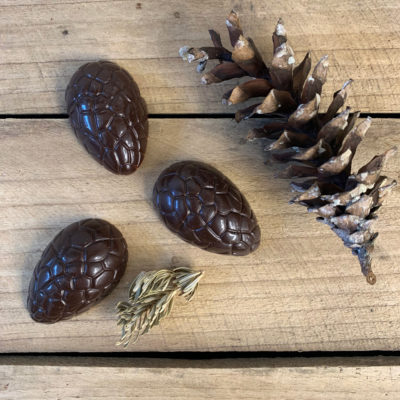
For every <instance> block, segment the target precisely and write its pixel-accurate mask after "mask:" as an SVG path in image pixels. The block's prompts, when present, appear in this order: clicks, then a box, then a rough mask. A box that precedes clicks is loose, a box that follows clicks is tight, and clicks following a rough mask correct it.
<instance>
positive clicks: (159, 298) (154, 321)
mask: <svg viewBox="0 0 400 400" xmlns="http://www.w3.org/2000/svg"><path fill="white" fill-rule="evenodd" d="M202 275H203V272H202V271H194V270H192V269H191V268H189V267H178V268H174V269H162V270H159V271H148V272H144V271H142V272H141V273H140V274H139V275H138V276H137V277H136V278H135V280H134V281H133V282H132V284H131V286H130V288H129V300H128V301H127V302H124V301H121V302H119V303H118V304H117V310H118V311H117V312H118V317H119V319H118V325H121V327H122V333H121V339H120V340H119V341H118V342H117V345H121V344H122V345H123V346H124V347H126V346H128V344H129V343H135V342H136V341H137V340H138V338H139V336H142V335H144V334H145V333H147V332H148V331H149V330H150V329H151V328H152V327H153V326H156V325H158V324H159V323H160V321H161V319H163V318H165V317H166V316H167V315H168V314H169V313H170V312H171V309H172V305H173V302H174V298H175V296H177V295H179V296H183V297H184V298H185V299H186V300H187V301H190V300H191V299H192V297H193V295H194V293H195V291H196V289H197V285H198V283H199V280H200V279H201V277H202Z"/></svg>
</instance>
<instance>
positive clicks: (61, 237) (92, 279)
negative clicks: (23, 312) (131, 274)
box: [28, 219, 128, 323]
mask: <svg viewBox="0 0 400 400" xmlns="http://www.w3.org/2000/svg"><path fill="white" fill-rule="evenodd" d="M127 259H128V250H127V245H126V242H125V239H124V238H123V236H122V234H121V232H120V231H119V230H118V229H117V228H116V227H115V226H114V225H111V224H110V223H109V222H107V221H104V220H101V219H86V220H82V221H79V222H75V223H73V224H71V225H69V226H67V227H66V228H65V229H63V230H62V231H61V232H59V233H58V235H57V236H56V237H55V238H54V239H53V240H52V241H51V242H50V243H49V245H48V246H47V247H46V249H45V250H44V252H43V254H42V257H41V258H40V260H39V262H38V263H37V265H36V267H35V270H34V272H33V276H32V279H31V282H30V285H29V292H28V310H29V312H30V314H31V317H32V318H33V319H34V320H35V321H37V322H45V323H54V322H57V321H59V320H62V319H68V318H71V317H72V316H74V315H76V314H79V313H81V312H83V311H85V310H87V309H88V308H89V307H91V306H93V305H94V304H96V303H97V302H99V301H100V300H101V299H102V298H104V297H105V296H107V295H108V294H109V293H110V292H111V291H112V290H113V289H114V287H115V286H116V285H117V283H118V282H119V281H120V279H121V277H122V275H123V274H124V272H125V268H126V263H127Z"/></svg>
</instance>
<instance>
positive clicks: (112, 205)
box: [0, 119, 400, 352]
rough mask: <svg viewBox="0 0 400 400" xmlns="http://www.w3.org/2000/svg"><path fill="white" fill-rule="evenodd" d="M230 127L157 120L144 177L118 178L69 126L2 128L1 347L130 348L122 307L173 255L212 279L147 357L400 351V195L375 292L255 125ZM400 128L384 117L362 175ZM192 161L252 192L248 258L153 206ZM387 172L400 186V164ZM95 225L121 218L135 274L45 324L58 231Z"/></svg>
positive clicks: (365, 151) (378, 252) (147, 345)
mask: <svg viewBox="0 0 400 400" xmlns="http://www.w3.org/2000/svg"><path fill="white" fill-rule="evenodd" d="M259 124H260V121H257V120H252V121H251V122H250V123H249V124H239V125H238V124H236V123H235V122H234V121H231V120H229V119H207V120H205V119H175V120H174V119H162V120H151V123H150V138H149V147H148V153H147V155H146V158H145V161H144V163H143V166H142V167H141V168H140V169H139V170H138V171H137V172H136V173H135V174H134V175H131V176H115V175H113V174H111V173H109V172H107V171H106V170H105V169H104V168H103V167H101V166H100V165H98V164H97V163H96V162H95V161H94V160H92V159H91V158H90V157H89V156H88V155H87V153H86V152H85V150H84V149H83V147H82V146H80V145H79V144H78V143H77V141H76V139H75V137H74V135H73V133H72V131H71V128H70V127H69V121H68V120H12V119H6V120H2V121H0V171H1V172H0V204H1V206H0V221H1V224H0V352H31V351H43V352H47V351H48V352H53V351H54V352H58V351H83V352H89V351H97V352H103V351H117V350H121V349H120V348H117V347H115V345H114V344H115V342H116V340H117V339H118V335H119V330H118V328H117V326H116V316H115V314H114V307H115V305H116V303H117V302H118V301H119V300H122V299H124V298H125V297H126V296H127V288H128V286H129V283H130V282H131V281H132V279H133V278H134V277H135V276H136V274H137V273H138V272H139V271H140V270H151V269H158V268H165V267H168V266H169V265H170V264H171V258H173V257H175V258H176V259H177V262H179V263H182V264H187V265H191V266H192V267H194V268H198V269H201V270H204V271H205V277H204V279H203V281H202V283H201V285H200V288H199V292H198V295H197V297H196V298H195V299H194V300H193V302H192V303H191V304H190V305H185V304H184V303H183V302H177V303H176V307H175V310H174V312H173V314H172V315H171V317H170V318H169V319H168V320H166V321H165V323H163V324H162V326H161V327H157V328H155V329H154V330H153V331H152V333H151V334H149V335H148V336H146V337H143V338H142V339H141V340H140V341H139V342H138V343H137V345H135V346H132V347H131V348H130V350H135V351H149V350H151V351H185V350H193V351H228V350H238V351H245V350H252V351H259V350H271V351H286V350H289V351H290V350H294V351H301V350H303V351H304V350H374V349H381V350H395V349H396V350H399V349H400V337H399V332H400V329H399V328H400V297H399V295H398V294H399V289H400V271H399V268H398V259H399V254H400V248H399V246H398V243H399V239H400V227H399V224H398V221H399V220H400V209H399V207H398V204H399V201H400V192H399V190H397V191H396V190H395V191H394V193H393V195H392V196H391V197H390V198H389V199H388V200H387V202H386V204H385V205H384V207H383V208H382V210H381V211H380V218H379V220H378V221H377V223H376V229H377V230H378V231H379V232H380V237H379V238H378V239H377V242H376V249H375V253H374V271H375V273H376V275H377V277H378V282H377V284H376V285H375V286H373V287H371V286H370V285H368V284H367V283H366V282H365V280H364V278H363V276H362V275H361V273H360V268H359V265H358V261H357V259H356V258H355V257H354V256H352V255H351V252H350V251H349V250H348V249H346V248H344V247H343V245H342V243H341V241H340V239H339V238H337V237H336V236H335V235H334V234H333V233H332V232H331V231H330V229H329V228H328V227H327V226H326V225H323V224H320V223H318V222H316V221H315V219H314V217H313V216H312V215H308V214H307V213H306V211H305V209H304V208H303V207H300V206H295V205H292V206H290V205H289V204H288V200H289V199H290V197H291V194H290V192H289V190H288V183H287V182H286V181H283V180H276V179H274V178H273V174H274V171H273V170H272V168H270V167H267V166H265V165H264V164H263V161H264V159H265V154H264V152H263V151H262V148H263V146H262V144H261V143H260V142H253V143H247V144H243V141H242V138H243V137H244V136H245V135H246V133H247V129H249V127H250V126H255V125H259ZM399 131H400V121H398V120H392V119H385V120H374V121H373V124H372V127H371V129H370V131H369V133H368V135H367V138H366V139H365V141H364V142H363V143H362V145H361V147H360V149H359V151H358V153H357V157H356V159H355V167H359V166H361V163H362V162H366V161H368V160H369V159H370V158H371V157H372V156H373V155H374V154H376V153H377V152H382V151H384V150H385V149H387V148H389V147H391V146H392V145H394V144H396V143H398V140H399V135H398V132H399ZM183 159H196V160H203V161H206V162H209V163H211V164H212V165H214V166H216V167H217V168H218V169H220V170H221V171H222V172H223V173H225V174H227V175H228V176H229V177H230V178H231V179H232V180H233V182H235V183H236V184H237V185H238V187H239V188H240V189H241V190H242V191H243V193H244V194H245V195H246V196H247V198H248V200H249V202H250V204H251V205H252V207H253V210H254V212H255V214H256V216H257V217H258V219H259V223H260V226H261V229H262V244H261V246H260V248H259V250H257V251H256V252H254V253H253V254H251V255H249V256H247V257H245V258H242V257H232V256H230V257H229V256H217V255H215V254H212V253H208V252H205V251H203V250H201V249H198V248H195V247H192V246H190V245H188V244H185V243H183V242H182V241H181V240H180V239H179V238H178V237H176V236H174V235H172V234H171V233H170V232H169V231H168V230H167V228H165V227H164V226H163V225H162V224H161V222H160V221H159V219H158V217H157V215H156V213H155V212H154V211H153V209H152V205H151V192H152V186H153V183H154V182H155V180H156V178H157V176H158V174H159V173H160V171H161V170H162V169H163V168H165V167H166V166H168V165H169V164H170V163H172V162H175V161H177V160H183ZM387 168H388V169H387V171H386V173H387V174H388V175H389V176H391V177H393V178H398V175H399V171H400V160H399V157H397V158H396V159H395V160H393V161H391V162H390V163H389V165H388V167H387ZM86 217H101V218H104V219H107V220H109V221H110V222H112V223H114V224H116V225H117V226H118V227H119V228H120V229H121V231H122V232H123V234H124V236H125V237H126V240H127V242H128V246H129V251H130V260H129V264H128V269H127V271H126V273H125V276H124V277H123V279H122V281H121V283H120V284H119V285H118V287H117V288H116V289H115V291H114V292H113V293H112V294H111V295H110V296H109V297H108V298H106V299H105V300H104V301H103V302H102V303H100V304H99V305H98V306H96V307H94V308H93V309H91V310H90V311H88V312H86V313H84V314H82V315H80V316H78V317H76V318H74V319H72V320H69V321H65V322H60V323H57V324H54V325H43V324H38V323H35V322H33V321H32V320H31V319H30V317H29V314H28V312H27V311H26V309H25V301H26V295H27V288H28V283H29V280H30V277H31V274H32V271H33V268H34V266H35V264H36V262H37V261H38V259H39V257H40V255H41V252H42V251H43V249H44V248H45V246H46V245H47V243H48V242H49V241H50V240H51V239H52V238H53V237H54V236H55V234H56V233H57V232H58V231H59V230H60V229H62V228H63V227H65V226H66V225H68V224H70V223H72V222H73V221H76V220H79V219H81V218H86Z"/></svg>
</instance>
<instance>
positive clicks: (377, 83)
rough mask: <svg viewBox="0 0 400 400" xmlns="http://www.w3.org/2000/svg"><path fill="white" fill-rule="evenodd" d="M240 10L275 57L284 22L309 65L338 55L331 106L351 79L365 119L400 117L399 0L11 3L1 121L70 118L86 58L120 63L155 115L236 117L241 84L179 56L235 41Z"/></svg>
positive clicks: (3, 7) (1, 20) (1, 24)
mask: <svg viewBox="0 0 400 400" xmlns="http://www.w3.org/2000/svg"><path fill="white" fill-rule="evenodd" d="M232 7H234V8H235V9H237V10H238V11H239V12H240V14H241V18H242V25H243V27H244V28H245V31H246V34H248V35H249V36H251V37H253V39H254V40H255V43H256V44H257V46H258V47H259V49H260V51H261V53H262V54H263V55H264V58H265V60H266V61H267V62H268V61H269V60H270V54H271V52H272V42H271V34H272V31H273V29H274V26H275V23H276V21H277V19H278V17H283V19H284V20H285V24H286V27H287V31H288V34H289V39H290V43H291V44H292V46H293V48H294V49H295V51H296V54H297V59H298V60H300V59H301V57H303V56H304V54H305V53H306V51H307V50H312V58H313V61H314V62H315V61H316V60H317V59H319V58H320V57H321V56H323V55H325V54H328V55H329V57H330V64H331V67H330V72H329V80H328V83H327V84H326V85H325V87H326V89H325V93H326V99H325V100H324V101H323V107H324V106H326V104H327V102H328V100H329V99H330V98H331V95H332V93H333V92H334V91H336V90H337V89H339V88H340V87H341V86H342V84H343V82H344V81H345V80H347V79H348V78H353V79H354V80H355V83H354V87H353V93H352V95H351V98H350V100H349V104H351V105H352V106H353V107H354V108H355V109H359V110H361V111H363V112H373V113H379V112H399V111H400V84H399V82H400V79H399V78H400V69H399V68H398V65H399V64H400V34H399V32H400V30H399V24H398V21H399V18H400V3H399V2H398V1H396V0H364V1H362V2H360V1H352V0H332V1H329V2H327V1H325V0H303V1H299V0H282V1H279V2H265V1H257V0H243V1H240V2H239V1H237V0H223V1H220V2H218V3H217V4H216V3H215V1H214V0H202V1H197V0H196V1H186V0H171V1H164V2H160V1H158V0H141V1H140V2H139V1H137V0H134V1H127V0H125V1H124V0H120V1H112V2H109V1H101V0H91V1H85V2H82V1H80V0H69V1H67V2H65V1H61V0H56V1H53V0H51V1H50V0H40V1H39V0H18V1H14V0H1V1H0V37H1V41H0V50H1V60H0V76H1V79H0V114H21V113H60V112H65V111H66V110H65V103H64V90H65V87H66V85H67V82H68V80H69V79H70V77H71V76H72V74H73V72H74V71H75V70H76V69H77V68H78V66H80V65H81V64H82V63H84V62H86V61H91V60H96V59H110V60H113V61H116V62H118V63H120V64H121V65H122V66H123V67H125V68H127V69H128V71H129V72H130V73H132V75H133V76H134V77H135V79H136V80H137V82H138V83H139V85H140V87H141V89H142V93H143V95H144V98H145V99H146V101H147V103H148V106H149V111H150V112H151V113H213V112H233V111H235V108H226V107H225V106H223V105H221V103H220V98H221V95H222V93H224V92H225V91H227V90H228V89H230V88H232V85H233V84H234V83H235V84H236V81H235V82H232V83H225V84H222V85H216V86H212V87H204V86H201V85H200V79H199V75H198V74H197V73H196V72H195V71H194V67H193V66H189V65H187V64H184V63H183V61H182V60H181V59H180V58H179V57H178V54H177V53H178V49H179V48H180V47H181V46H183V45H185V44H188V45H192V46H202V45H203V46H205V45H209V44H210V39H209V37H208V29H210V28H213V29H216V30H217V31H220V33H221V34H222V38H223V40H224V42H225V43H226V44H227V43H228V39H227V34H226V28H225V17H226V14H227V13H228V12H229V11H230V10H231V8H232Z"/></svg>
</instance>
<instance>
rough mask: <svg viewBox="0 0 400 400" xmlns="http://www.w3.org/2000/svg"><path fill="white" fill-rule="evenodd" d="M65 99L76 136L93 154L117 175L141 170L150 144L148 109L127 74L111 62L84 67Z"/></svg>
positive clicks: (73, 78)
mask: <svg viewBox="0 0 400 400" xmlns="http://www.w3.org/2000/svg"><path fill="white" fill-rule="evenodd" d="M65 99H66V102H67V107H68V114H69V116H70V121H71V124H72V127H73V128H74V130H75V134H76V136H77V138H78V139H79V141H80V142H81V143H82V144H83V146H84V147H85V148H86V150H87V151H88V152H89V154H91V155H92V156H93V157H94V158H95V159H96V160H97V161H98V162H99V163H100V164H102V165H104V166H105V167H106V168H107V169H109V170H110V171H112V172H114V173H117V174H130V173H132V172H134V171H135V170H136V169H137V168H138V167H139V165H140V164H141V163H142V161H143V157H144V153H145V151H146V144H147V134H148V121H147V109H146V104H145V102H144V100H143V98H142V97H141V96H140V92H139V88H138V86H137V84H136V83H135V81H134V80H133V79H132V77H131V76H130V75H129V73H128V72H127V71H125V70H124V69H123V68H121V67H120V66H118V65H117V64H115V63H113V62H110V61H97V62H90V63H87V64H85V65H82V66H81V67H80V68H79V69H78V71H76V72H75V74H74V75H73V76H72V78H71V81H70V83H69V85H68V87H67V89H66V91H65Z"/></svg>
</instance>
